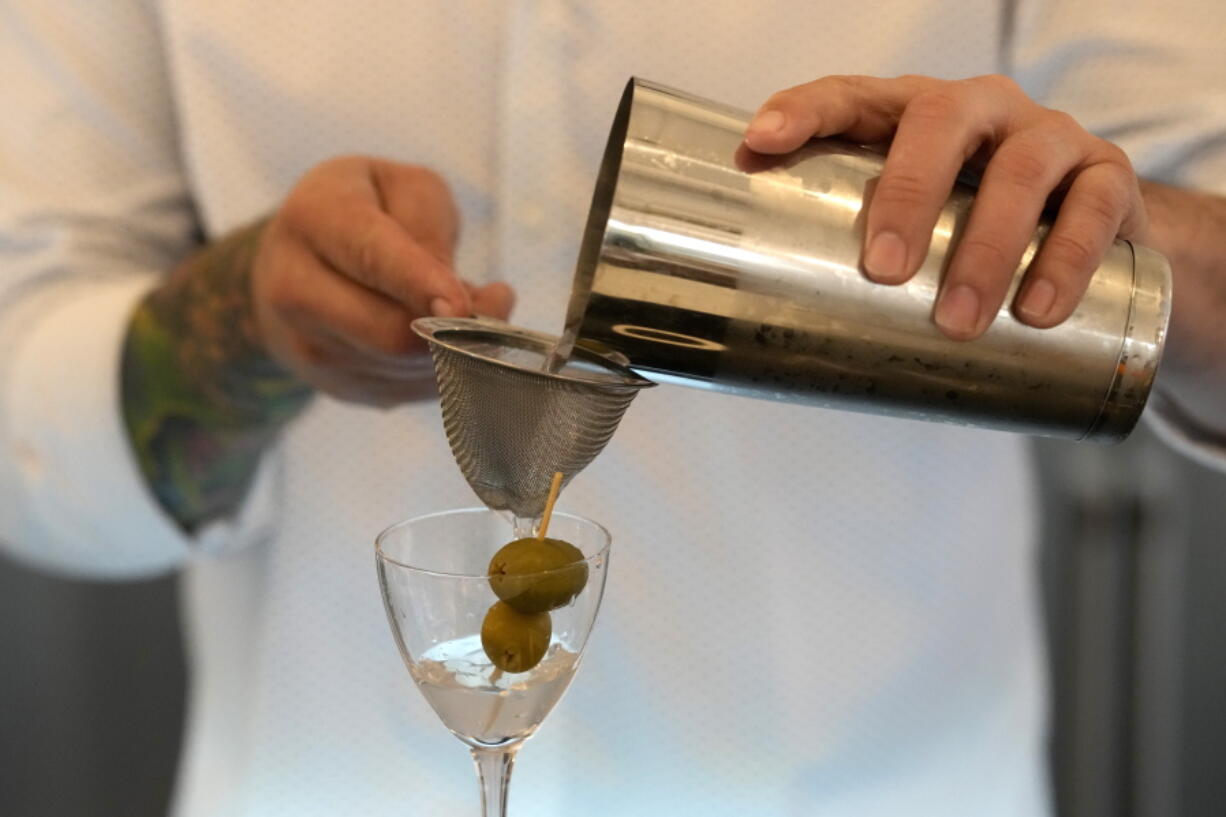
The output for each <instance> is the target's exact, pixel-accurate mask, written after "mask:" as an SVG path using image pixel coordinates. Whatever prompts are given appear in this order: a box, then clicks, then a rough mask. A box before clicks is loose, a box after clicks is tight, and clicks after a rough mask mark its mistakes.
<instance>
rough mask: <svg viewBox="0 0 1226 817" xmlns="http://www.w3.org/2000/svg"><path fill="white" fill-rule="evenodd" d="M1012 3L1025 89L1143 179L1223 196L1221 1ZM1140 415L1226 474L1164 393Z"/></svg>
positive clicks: (1216, 446)
mask: <svg viewBox="0 0 1226 817" xmlns="http://www.w3.org/2000/svg"><path fill="white" fill-rule="evenodd" d="M1016 8H1017V10H1016V14H1015V16H1014V19H1013V36H1012V38H1011V41H1010V44H1009V47H1008V49H1007V53H1006V60H1007V62H1008V63H1009V64H1010V66H1011V69H1012V72H1013V75H1014V77H1015V78H1016V79H1017V80H1018V82H1019V83H1020V84H1021V85H1022V87H1023V88H1025V89H1026V91H1027V92H1028V93H1029V94H1030V95H1031V96H1032V97H1034V98H1035V99H1036V100H1038V101H1040V102H1042V103H1043V104H1044V105H1047V106H1048V107H1051V108H1056V109H1058V110H1063V111H1067V112H1068V113H1070V114H1072V115H1073V116H1074V117H1075V118H1076V119H1077V121H1078V122H1080V123H1081V125H1082V126H1083V127H1085V128H1086V129H1087V130H1089V131H1091V132H1092V133H1095V134H1097V135H1099V136H1101V137H1103V138H1104V139H1108V140H1110V141H1112V142H1114V143H1115V144H1117V145H1119V146H1120V147H1121V148H1123V149H1124V150H1125V152H1127V153H1128V155H1129V157H1130V158H1131V159H1132V163H1133V165H1134V167H1135V168H1136V171H1137V174H1138V175H1140V176H1143V177H1145V178H1149V179H1153V180H1155V181H1161V182H1165V183H1167V184H1173V185H1177V186H1180V187H1187V188H1192V189H1196V190H1203V191H1207V192H1211V193H1217V194H1219V195H1226V48H1223V47H1222V34H1223V32H1226V3H1223V2H1221V0H1167V1H1166V2H1162V3H1154V2H1151V0H1076V2H1067V1H1066V0H1020V1H1019V2H1018V3H1017V7H1016ZM1222 317H1223V320H1226V315H1223V316H1222ZM1143 416H1144V417H1145V419H1146V421H1147V422H1148V423H1149V424H1150V425H1151V427H1153V428H1154V430H1155V431H1156V432H1157V433H1158V435H1159V436H1160V437H1161V438H1162V439H1163V440H1164V441H1166V442H1167V443H1168V444H1170V445H1171V446H1172V447H1174V448H1176V449H1177V450H1179V451H1181V452H1183V453H1185V454H1187V455H1189V456H1191V457H1193V458H1194V459H1196V460H1197V461H1198V462H1201V463H1203V464H1206V465H1210V466H1211V467H1215V468H1218V469H1222V470H1226V440H1223V439H1216V438H1212V437H1209V436H1206V435H1205V434H1204V433H1203V432H1202V431H1200V430H1198V429H1197V428H1195V427H1193V425H1191V424H1190V423H1189V422H1188V421H1187V419H1186V418H1185V417H1183V415H1182V414H1180V413H1179V412H1177V411H1175V410H1174V408H1173V406H1171V405H1170V404H1169V403H1167V402H1166V401H1164V400H1162V399H1161V398H1160V396H1159V395H1157V394H1155V395H1153V396H1152V397H1151V399H1150V401H1149V404H1148V405H1147V407H1146V410H1145V414H1144V415H1143Z"/></svg>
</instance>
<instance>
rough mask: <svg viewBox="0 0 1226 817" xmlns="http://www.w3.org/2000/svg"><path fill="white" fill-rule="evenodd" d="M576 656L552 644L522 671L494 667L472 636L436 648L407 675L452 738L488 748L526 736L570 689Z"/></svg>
mask: <svg viewBox="0 0 1226 817" xmlns="http://www.w3.org/2000/svg"><path fill="white" fill-rule="evenodd" d="M578 665H579V655H578V653H575V652H572V651H571V650H568V649H566V647H565V646H564V645H563V644H562V643H561V642H558V641H554V642H553V643H552V644H550V645H549V649H548V651H547V652H546V653H545V657H544V658H543V659H542V660H541V662H540V663H539V664H537V665H536V666H535V667H533V668H532V669H530V670H528V671H527V672H517V673H504V672H502V671H501V670H499V669H498V668H497V667H495V666H494V665H493V664H492V663H491V662H490V660H489V658H488V657H487V656H486V654H485V650H484V649H483V648H482V647H481V637H480V636H477V635H472V636H466V637H465V638H458V639H455V640H453V641H446V642H443V643H442V644H438V645H436V646H434V647H432V648H430V649H429V650H427V651H426V652H425V653H423V654H422V655H421V657H420V658H419V659H418V660H417V661H414V662H413V663H412V665H411V666H410V667H409V671H410V673H411V674H412V676H413V680H414V681H416V682H417V686H418V687H419V688H420V689H421V691H422V694H423V695H425V696H426V700H427V701H429V702H430V706H431V707H433V709H434V711H435V712H436V713H438V716H439V718H441V719H442V721H443V724H444V725H445V726H446V727H447V728H448V729H450V730H451V731H452V733H453V734H455V735H456V737H458V738H460V740H463V741H464V742H465V743H467V744H469V745H470V746H475V747H478V748H489V747H494V746H505V745H506V744H509V743H515V742H518V741H521V740H524V739H525V738H527V737H529V736H531V735H532V733H533V732H535V731H536V729H537V727H539V726H540V725H541V721H543V720H544V719H545V716H546V715H548V714H549V712H550V711H551V710H552V709H553V707H554V704H556V703H557V702H558V699H560V698H561V697H562V693H564V692H565V691H566V688H567V687H568V686H569V685H570V679H571V678H573V677H574V674H575V669H576V668H577V667H578Z"/></svg>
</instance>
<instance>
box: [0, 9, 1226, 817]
mask: <svg viewBox="0 0 1226 817" xmlns="http://www.w3.org/2000/svg"><path fill="white" fill-rule="evenodd" d="M1012 5H1016V6H1017V8H1016V10H1015V12H1014V15H1013V16H1012V17H1007V16H1006V15H1005V12H1004V11H1003V9H1004V7H1005V6H1012ZM1175 6H1183V7H1186V12H1185V13H1179V12H1178V11H1177V10H1176V9H1175V8H1174V7H1175ZM1223 23H1224V20H1223V11H1222V6H1221V4H1220V3H1217V2H1214V0H1205V2H1202V3H1199V4H1198V3H1193V2H1186V3H1163V4H1153V3H1148V2H1141V1H1140V0H1134V2H1127V0H1124V1H1121V0H1113V2H1110V3H1108V2H1105V0H1087V1H1086V2H1076V3H1059V4H1058V3H1055V2H1025V1H1024V0H1022V2H1018V3H1016V4H1004V3H1002V4H997V3H988V2H972V1H971V0H965V2H959V1H958V0H923V1H922V2H920V1H918V0H886V1H885V2H878V3H873V4H859V3H851V4H848V3H835V2H801V0H763V2H758V3H736V2H706V3H696V2H679V0H658V1H657V2H652V3H638V2H630V0H617V2H613V0H596V1H593V2H582V3H580V2H564V0H507V2H479V1H478V0H414V1H413V2H403V0H363V2H360V3H349V4H343V5H342V4H338V3H336V2H331V1H329V0H304V1H303V2H297V3H293V4H290V3H283V2H271V3H249V2H240V0H209V1H208V2H205V1H204V0H165V1H164V2H152V1H151V0H116V2H111V3H96V2H89V0H75V1H73V2H61V3H57V4H46V3H41V2H37V1H36V0H8V2H6V3H5V4H4V5H3V6H0V76H4V77H7V78H8V81H7V82H6V90H5V95H4V96H5V103H4V117H3V118H2V119H0V540H2V541H3V544H4V546H5V547H6V549H7V550H8V552H9V553H10V554H12V555H13V556H15V557H17V558H20V559H23V560H25V561H28V562H31V563H34V564H38V565H42V566H45V567H47V568H49V569H53V570H58V571H62V572H65V573H71V574H78V575H88V576H95V577H123V576H138V575H147V574H154V573H159V572H164V571H167V570H171V569H179V570H181V571H182V574H183V591H184V593H183V605H184V608H185V620H186V622H187V625H186V626H187V630H188V636H189V640H188V644H189V647H190V656H191V690H190V692H191V705H190V715H189V723H188V731H187V739H186V746H185V751H184V755H183V761H182V770H181V778H180V784H179V787H178V791H177V796H176V812H175V813H176V814H177V815H178V816H179V817H278V816H279V815H293V817H312V815H321V816H322V815H327V816H328V817H334V815H340V814H346V815H358V814H360V815H364V817H382V816H383V815H387V817H401V816H402V815H406V814H420V815H436V814H468V813H473V814H475V813H476V811H477V796H478V794H477V787H476V783H475V782H474V779H473V773H472V768H471V766H470V764H469V761H468V759H467V757H466V756H465V755H466V753H465V750H464V747H463V746H462V745H461V744H460V743H459V742H457V741H456V740H455V739H454V738H453V737H451V736H450V735H449V734H447V732H446V730H445V729H444V728H443V726H442V725H441V724H440V723H439V722H438V720H437V719H436V717H435V716H434V714H433V712H431V711H430V709H429V708H428V706H427V705H426V703H425V701H424V700H423V699H422V698H421V696H420V695H419V694H418V693H417V692H416V691H414V690H413V688H412V687H413V685H412V683H411V681H410V679H409V676H408V673H407V672H406V671H405V669H404V667H403V666H402V664H401V661H400V658H399V656H398V654H397V652H396V649H395V646H394V644H393V642H392V639H391V636H390V633H389V630H388V626H387V623H386V621H385V620H384V614H383V610H382V607H381V603H380V600H379V596H378V590H377V586H376V581H375V571H374V560H373V548H372V541H373V537H374V535H375V534H376V533H377V532H378V531H379V530H380V529H382V528H383V527H385V526H386V525H388V524H390V523H392V522H394V521H397V520H399V519H401V518H404V517H407V516H410V515H414V514H418V513H424V512H428V511H435V510H440V509H444V508H450V507H457V506H463V505H472V504H476V501H475V500H474V498H473V496H472V494H471V492H470V491H469V489H468V488H467V486H466V485H465V484H464V482H463V480H462V478H461V477H460V475H459V472H458V469H457V468H456V467H455V465H454V462H453V461H452V459H451V456H450V453H449V451H448V449H447V444H446V441H445V438H444V436H443V432H442V429H441V422H440V419H439V415H438V407H437V405H435V404H434V403H432V402H422V403H419V404H413V405H409V406H405V407H401V408H397V409H395V410H391V411H376V410H371V409H366V408H361V407H356V406H352V405H346V404H342V403H339V402H336V401H333V400H330V399H326V398H321V399H319V400H317V401H316V402H315V403H314V404H313V405H312V406H311V407H310V409H309V410H308V411H307V412H306V414H305V415H304V416H303V417H302V418H300V419H299V420H298V421H296V422H295V423H294V424H293V425H292V426H291V427H290V429H289V431H288V433H287V434H286V435H285V438H284V440H283V442H282V444H281V445H280V446H279V447H278V449H277V450H276V451H275V452H273V453H271V454H270V455H269V456H268V457H266V459H265V462H264V464H263V466H262V470H261V475H260V477H259V479H258V480H257V484H256V486H255V488H254V490H253V491H252V493H251V495H250V496H249V497H248V499H247V501H246V502H245V504H244V506H243V508H242V509H241V511H240V512H239V513H237V514H236V516H235V517H234V519H232V520H230V521H228V522H226V523H221V524H218V525H214V526H213V527H211V528H210V529H209V530H208V531H206V532H205V533H204V534H202V535H201V536H200V537H198V538H197V539H196V540H193V541H189V540H188V539H187V538H185V537H184V536H182V535H181V534H179V533H178V531H177V529H176V527H175V526H174V525H173V524H172V522H171V521H170V520H169V519H168V518H167V517H166V516H165V515H164V514H163V512H162V511H161V510H160V508H159V506H158V505H157V503H156V502H155V501H154V500H153V499H152V497H151V495H150V493H149V491H148V489H147V488H146V487H145V485H144V484H143V481H142V479H141V476H140V473H139V471H138V469H137V467H136V465H135V462H134V459H133V457H132V455H131V453H130V452H129V450H128V443H127V440H126V437H125V434H124V431H123V424H122V421H121V417H120V414H119V405H120V394H119V388H118V378H117V370H118V360H119V347H120V342H121V339H122V337H123V333H124V331H125V327H126V321H127V319H128V316H129V315H130V313H131V310H132V309H133V307H134V304H135V303H136V301H137V299H138V298H139V297H140V296H141V295H142V294H143V293H144V292H145V291H147V290H148V289H149V288H150V287H152V286H154V285H156V283H157V281H158V279H159V277H160V276H161V275H163V274H164V273H165V272H166V271H167V270H169V269H170V268H171V267H172V265H173V264H174V262H175V261H176V260H178V259H179V258H181V257H182V256H183V255H184V254H186V253H187V252H188V251H189V250H190V248H191V246H192V241H193V233H194V230H196V229H200V230H202V231H203V233H204V235H205V236H206V237H208V238H213V237H216V236H219V235H221V234H223V233H225V232H226V231H228V230H230V229H232V228H234V227H236V226H238V225H241V224H243V223H245V222H247V221H249V220H251V219H253V218H255V217H257V216H260V215H262V214H264V213H266V212H268V211H269V210H270V209H271V208H274V207H275V206H276V205H277V203H278V201H280V200H281V199H282V198H283V197H284V195H285V194H286V192H287V191H288V190H289V189H290V188H291V187H292V186H293V184H294V181H295V179H297V178H298V177H299V176H300V175H301V174H302V173H304V172H305V171H306V170H307V169H308V168H310V167H311V166H312V165H314V164H316V163H317V162H319V161H321V160H323V159H326V158H328V157H331V156H334V155H337V154H342V153H366V154H379V155H384V156H388V157H392V158H395V159H398V160H401V161H408V162H415V163H420V164H424V165H428V166H430V167H432V168H434V169H435V170H437V171H438V172H440V173H441V174H443V176H445V177H446V178H447V180H448V181H449V182H450V184H451V186H452V189H453V191H454V193H455V196H456V198H457V201H458V204H459V207H460V210H461V212H462V215H463V219H464V226H463V236H462V245H461V248H460V252H459V256H458V268H459V270H460V271H461V273H462V274H464V275H466V276H468V277H471V278H474V279H477V280H488V279H492V278H504V279H506V280H508V281H510V282H511V283H513V284H514V285H515V287H516V288H517V289H518V291H519V293H520V300H519V307H518V309H517V311H516V314H515V315H514V316H513V320H514V321H515V322H516V323H518V324H521V325H525V326H531V327H534V328H539V329H544V330H547V331H556V330H557V329H558V327H559V326H560V323H561V319H562V315H563V309H564V305H565V302H566V298H567V295H568V291H569V283H570V271H571V269H572V267H573V264H574V259H575V256H576V252H577V247H578V241H579V237H580V234H581V229H582V226H583V221H584V217H585V214H586V208H587V203H588V200H589V198H590V194H591V186H592V183H593V181H594V176H595V171H596V168H597V166H598V164H599V157H600V153H601V150H602V148H603V144H604V140H605V136H606V133H607V129H608V126H609V123H610V120H611V117H612V113H613V109H614V107H615V105H616V102H617V100H618V98H619V95H620V92H621V89H622V87H623V85H624V83H625V81H626V79H627V77H628V76H630V75H631V74H637V75H639V76H643V77H646V78H649V79H653V80H656V81H659V82H663V83H665V84H669V85H673V86H675V87H679V88H683V89H686V90H689V91H692V92H695V93H698V94H702V95H705V96H709V97H713V98H717V99H720V100H723V101H727V102H730V103H733V104H737V105H740V106H742V107H746V108H750V109H752V108H754V107H756V106H757V105H758V104H759V103H760V102H761V101H762V100H763V99H764V98H765V97H766V96H767V95H768V94H769V93H770V92H772V91H774V90H777V89H780V88H783V87H786V86H789V85H794V84H797V83H800V82H804V81H807V80H810V79H813V78H816V77H818V76H821V75H823V74H828V73H871V74H878V75H894V74H899V73H925V74H933V75H937V76H944V77H958V76H966V75H973V74H980V73H988V72H994V71H1000V70H1006V69H1009V70H1012V71H1013V72H1014V73H1015V75H1016V76H1018V77H1019V78H1020V79H1021V80H1022V81H1023V82H1024V84H1025V85H1026V87H1027V88H1028V89H1029V90H1030V91H1031V92H1032V93H1034V94H1035V95H1036V96H1037V97H1038V98H1040V99H1041V100H1043V101H1044V102H1045V103H1046V104H1049V105H1052V106H1054V107H1061V108H1064V109H1066V110H1070V111H1071V112H1073V113H1074V114H1075V115H1076V116H1078V118H1079V119H1081V121H1083V123H1085V124H1087V125H1088V126H1089V127H1091V128H1092V129H1095V130H1097V131H1099V132H1100V133H1102V134H1103V135H1105V136H1108V137H1109V138H1112V139H1114V140H1116V141H1117V142H1119V143H1120V144H1121V145H1123V146H1124V147H1125V148H1126V149H1128V150H1129V151H1130V153H1131V154H1132V157H1133V159H1134V161H1135V162H1136V163H1137V165H1138V167H1139V168H1140V169H1141V170H1142V171H1148V172H1151V173H1157V174H1161V175H1163V176H1165V177H1166V178H1167V179H1169V180H1172V181H1184V182H1191V183H1194V184H1196V185H1197V186H1200V187H1213V186H1214V185H1216V186H1217V189H1219V190H1222V189H1223V185H1224V184H1226V150H1224V149H1223V147H1222V145H1223V142H1224V140H1223V134H1226V101H1224V98H1223V94H1226V84H1224V83H1223V80H1222V77H1223V73H1222V71H1221V68H1222V62H1221V57H1220V56H1219V55H1218V51H1219V43H1220V37H1219V35H1220V34H1221V32H1222V30H1223ZM562 506H563V507H565V508H567V509H570V510H573V511H576V512H579V513H582V514H585V515H588V516H591V517H593V518H595V519H598V520H601V521H603V522H604V523H605V524H607V525H608V527H609V528H610V529H611V530H612V531H613V534H614V540H615V543H614V556H613V558H612V562H611V564H612V568H611V574H610V579H609V585H608V589H607V593H606V599H605V604H604V607H603V609H602V612H601V617H600V621H599V622H598V624H597V626H596V630H595V633H594V634H593V637H592V639H591V642H590V644H589V648H588V652H587V656H586V658H585V661H584V667H583V669H582V670H581V671H580V673H579V675H578V677H577V678H576V681H575V684H574V686H573V688H572V689H571V691H570V692H569V693H568V695H567V697H566V698H565V699H564V700H563V702H562V703H561V704H560V705H559V706H558V708H557V710H556V711H555V712H554V713H553V715H552V716H551V717H550V719H549V721H547V722H546V724H545V726H544V727H543V729H542V730H541V732H540V733H539V734H538V735H537V736H536V737H534V738H533V739H532V740H531V741H530V742H529V743H528V744H527V745H526V747H525V749H524V751H523V752H522V753H521V755H520V761H519V763H518V765H517V768H516V772H515V776H514V781H513V783H512V787H511V812H512V813H513V814H521V815H526V814H540V815H544V814H569V813H581V814H586V815H591V816H592V817H604V815H620V814H687V815H688V814H694V815H711V816H714V815H808V814H814V815H823V817H841V816H842V815H848V816H849V817H850V815H856V817H885V815H890V816H891V817H893V816H895V815H904V814H906V815H941V817H957V815H968V817H969V815H974V817H1038V816H1039V815H1044V814H1046V813H1047V812H1048V797H1047V792H1046V784H1045V774H1044V766H1045V760H1044V717H1045V692H1044V679H1043V661H1042V652H1041V644H1040V637H1039V628H1038V608H1037V598H1036V584H1035V575H1034V574H1035V570H1034V568H1035V565H1034V555H1035V554H1034V550H1033V545H1034V534H1035V530H1034V525H1033V519H1034V516H1035V510H1036V508H1035V500H1034V495H1033V490H1032V485H1031V474H1030V469H1029V468H1028V466H1027V463H1026V461H1025V458H1024V447H1023V442H1022V440H1020V439H1019V438H1017V437H1014V436H1011V435H1007V434H1001V433H991V432H974V431H967V430H963V429H957V428H951V427H942V426H933V425H924V424H919V423H913V422H907V421H899V420H889V419H880V418H869V417H861V416H857V415H852V414H845V413H837V412H829V411H820V410H816V409H811V408H803V407H797V406H789V405H780V404H772V403H765V402H756V401H751V400H747V399H744V398H734V397H728V396H720V395H715V394H711V393H705V392H696V391H690V390H685V389H679V388H675V387H661V388H658V389H655V390H652V391H651V392H649V393H646V394H644V395H642V396H641V397H640V398H638V400H637V401H636V403H635V404H634V405H633V406H632V407H631V409H630V411H629V413H628V414H627V416H626V419H625V420H624V422H623V423H622V426H621V428H620V430H619V431H618V433H617V435H616V438H615V439H614V440H613V442H612V443H611V444H610V446H609V448H608V449H607V450H606V452H605V453H604V454H603V455H602V456H601V457H600V458H599V459H598V460H597V461H596V462H595V463H594V464H593V465H592V466H591V467H590V468H589V469H588V470H587V471H586V472H584V473H583V474H582V475H580V476H579V477H578V478H577V479H576V480H575V481H574V483H573V485H572V486H571V487H570V488H569V489H568V491H567V492H566V494H565V495H564V497H563V502H562ZM134 728H138V725H134Z"/></svg>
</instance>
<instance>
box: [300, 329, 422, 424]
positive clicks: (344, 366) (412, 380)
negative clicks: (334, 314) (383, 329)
mask: <svg viewBox="0 0 1226 817" xmlns="http://www.w3.org/2000/svg"><path fill="white" fill-rule="evenodd" d="M291 346H292V348H293V353H294V358H295V360H297V361H298V363H297V367H296V369H297V373H298V375H299V376H300V377H302V378H303V379H304V380H306V381H307V382H309V383H310V384H311V385H312V386H314V387H316V388H318V389H321V390H322V391H325V392H327V393H328V394H330V395H332V396H333V397H337V398H340V399H342V400H347V401H350V402H358V403H366V404H370V405H379V406H387V405H393V404H395V403H399V402H404V401H405V400H409V399H413V398H414V397H416V396H420V394H421V383H422V382H423V381H430V380H432V378H431V377H429V373H430V372H431V370H432V367H431V366H430V365H429V364H428V359H427V363H426V364H425V365H415V366H412V367H404V366H401V367H394V366H388V365H386V364H383V365H380V364H379V363H378V362H376V361H374V360H372V359H371V358H370V357H368V356H366V355H363V354H361V353H359V352H357V351H355V350H354V349H352V348H351V347H349V346H347V345H345V344H344V343H343V342H339V341H337V340H335V339H334V338H331V337H329V336H328V335H327V334H326V333H317V334H303V333H298V334H295V335H294V336H293V338H292V340H291Z"/></svg>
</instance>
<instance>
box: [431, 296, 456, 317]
mask: <svg viewBox="0 0 1226 817" xmlns="http://www.w3.org/2000/svg"><path fill="white" fill-rule="evenodd" d="M430 314H431V315H433V316H434V317H436V318H454V317H455V310H454V309H452V308H451V301H449V300H447V299H446V298H443V297H441V296H440V297H437V298H433V299H431V300H430Z"/></svg>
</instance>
